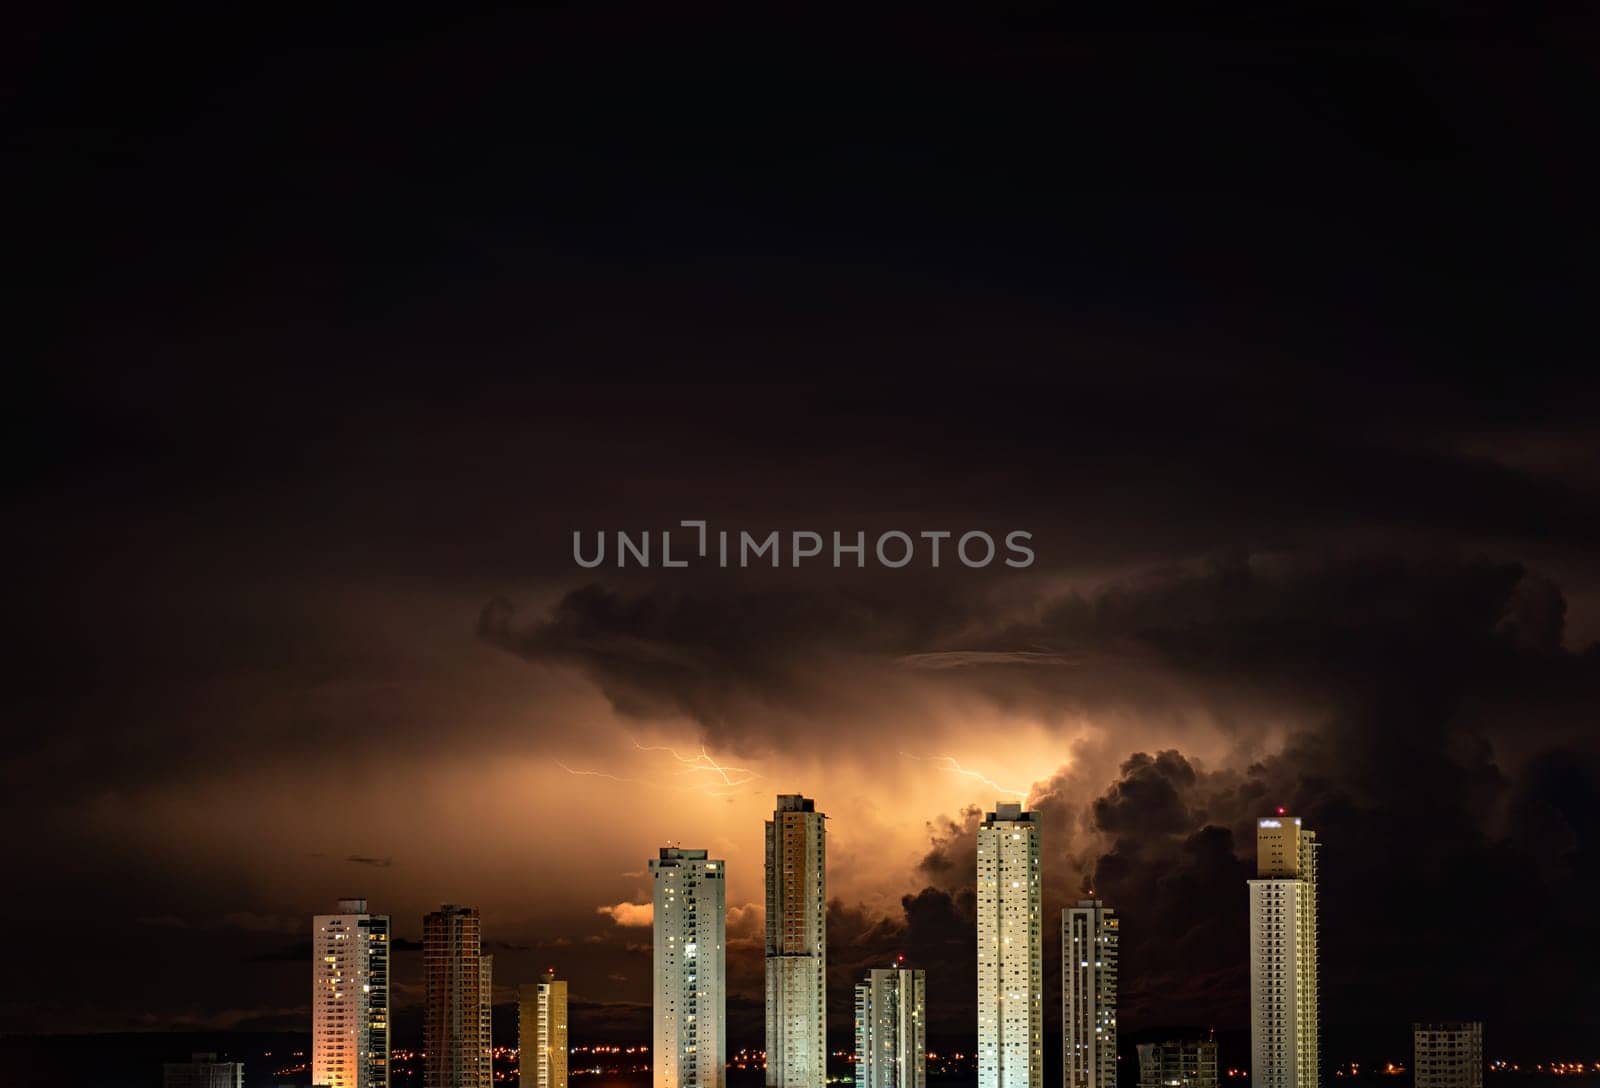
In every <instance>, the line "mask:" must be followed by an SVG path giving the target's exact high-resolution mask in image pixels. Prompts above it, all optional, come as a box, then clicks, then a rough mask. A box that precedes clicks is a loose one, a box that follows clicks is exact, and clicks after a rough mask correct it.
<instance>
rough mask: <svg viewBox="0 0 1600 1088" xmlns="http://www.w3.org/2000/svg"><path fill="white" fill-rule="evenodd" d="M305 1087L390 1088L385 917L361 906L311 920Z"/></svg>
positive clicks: (343, 906)
mask: <svg viewBox="0 0 1600 1088" xmlns="http://www.w3.org/2000/svg"><path fill="white" fill-rule="evenodd" d="M311 1083H312V1084H319V1085H325V1086H326V1088H389V916H388V915H386V914H369V913H367V901H366V900H365V899H341V900H339V906H338V913H337V914H319V915H317V916H315V917H314V918H312V920H311Z"/></svg>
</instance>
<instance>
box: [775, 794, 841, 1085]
mask: <svg viewBox="0 0 1600 1088" xmlns="http://www.w3.org/2000/svg"><path fill="white" fill-rule="evenodd" d="M825 819H826V817H825V816H824V815H823V814H822V813H820V812H818V811H817V807H816V803H815V802H814V801H812V800H811V799H810V798H809V797H802V796H800V795H799V794H797V793H785V794H780V795H779V796H778V803H777V808H776V809H775V810H774V811H773V813H772V819H770V820H768V821H767V1084H768V1085H769V1086H771V1088H822V1085H823V1082H824V1081H825V1080H826V1079H827V1075H828V1070H827V1059H828V1047H827V1024H828V1017H827V998H828V994H827V972H828V957H827V941H828V924H827V920H828V880H827V828H826V826H825V825H824V820H825Z"/></svg>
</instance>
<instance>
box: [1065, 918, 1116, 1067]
mask: <svg viewBox="0 0 1600 1088" xmlns="http://www.w3.org/2000/svg"><path fill="white" fill-rule="evenodd" d="M1120 924H1121V923H1120V921H1119V919H1118V918H1117V912H1116V911H1114V910H1112V909H1111V908H1110V907H1107V906H1106V905H1105V904H1104V903H1102V902H1101V901H1100V900H1098V899H1080V900H1079V901H1078V904H1077V906H1073V907H1068V908H1066V909H1065V910H1063V911H1062V912H1061V1050H1062V1057H1063V1063H1062V1069H1064V1070H1065V1071H1066V1074H1065V1075H1066V1080H1065V1084H1066V1088H1117V937H1118V926H1119V925H1120Z"/></svg>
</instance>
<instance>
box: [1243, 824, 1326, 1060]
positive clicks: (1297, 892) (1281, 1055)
mask: <svg viewBox="0 0 1600 1088" xmlns="http://www.w3.org/2000/svg"><path fill="white" fill-rule="evenodd" d="M1318 849H1319V844H1318V842H1317V838H1316V834H1315V833H1314V832H1312V831H1311V830H1310V829H1308V828H1306V827H1304V826H1302V824H1301V821H1300V819H1299V817H1296V816H1284V815H1278V816H1275V817H1267V818H1263V819H1260V820H1257V821H1256V879H1255V880H1252V881H1250V1050H1251V1064H1250V1078H1251V1081H1252V1083H1253V1084H1254V1088H1317V1086H1318V1083H1319V1080H1320V1077H1321V1068H1320V1067H1321V1004H1320V999H1319V989H1318V964H1317V851H1318Z"/></svg>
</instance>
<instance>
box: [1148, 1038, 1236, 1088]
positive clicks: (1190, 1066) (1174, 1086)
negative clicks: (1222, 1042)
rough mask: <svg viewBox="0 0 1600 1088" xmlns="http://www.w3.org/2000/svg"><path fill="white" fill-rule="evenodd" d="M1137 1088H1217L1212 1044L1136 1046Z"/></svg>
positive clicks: (1188, 1041)
mask: <svg viewBox="0 0 1600 1088" xmlns="http://www.w3.org/2000/svg"><path fill="white" fill-rule="evenodd" d="M1139 1088H1217V1044H1216V1042H1215V1041H1214V1040H1211V1039H1179V1040H1173V1041H1170V1042H1165V1043H1140V1044H1139Z"/></svg>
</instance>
